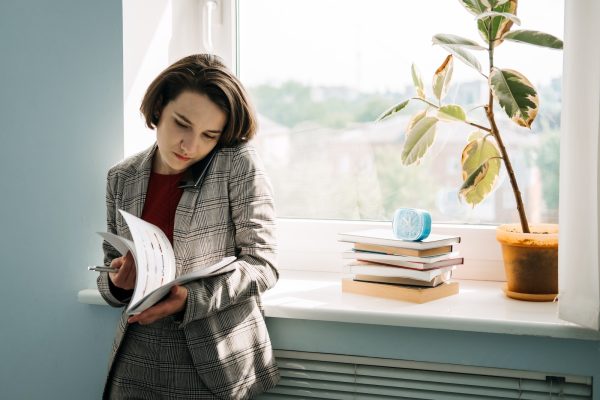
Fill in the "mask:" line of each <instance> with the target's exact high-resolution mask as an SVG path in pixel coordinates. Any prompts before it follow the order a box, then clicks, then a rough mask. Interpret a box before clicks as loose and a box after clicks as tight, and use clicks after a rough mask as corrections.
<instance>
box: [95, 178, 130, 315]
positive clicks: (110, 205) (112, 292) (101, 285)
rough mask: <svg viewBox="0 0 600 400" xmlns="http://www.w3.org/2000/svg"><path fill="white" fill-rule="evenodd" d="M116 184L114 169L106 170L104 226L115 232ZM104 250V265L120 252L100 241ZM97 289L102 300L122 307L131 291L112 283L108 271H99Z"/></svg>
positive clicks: (108, 230) (107, 264)
mask: <svg viewBox="0 0 600 400" xmlns="http://www.w3.org/2000/svg"><path fill="white" fill-rule="evenodd" d="M116 185H117V174H116V171H115V170H114V169H111V170H110V171H109V172H108V175H107V178H106V227H107V232H110V233H114V234H116V233H117V223H116V202H115V188H116ZM102 250H103V252H104V265H106V266H110V263H111V262H112V260H113V259H115V258H117V257H120V256H121V254H120V253H119V252H118V251H117V250H116V249H115V248H114V247H113V246H111V245H110V244H108V242H107V241H103V242H102ZM96 283H97V285H98V291H99V292H100V295H101V296H102V298H104V300H105V301H106V302H107V303H108V304H109V305H111V306H113V307H123V306H125V305H127V303H128V302H129V300H130V299H131V294H132V293H133V292H132V291H129V290H123V289H120V288H118V287H116V286H114V285H113V284H112V282H111V281H110V278H109V277H108V272H101V273H100V275H99V276H98V279H97V280H96Z"/></svg>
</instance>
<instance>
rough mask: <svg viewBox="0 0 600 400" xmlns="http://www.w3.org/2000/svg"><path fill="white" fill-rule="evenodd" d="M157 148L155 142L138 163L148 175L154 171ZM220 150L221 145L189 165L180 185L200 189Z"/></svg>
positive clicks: (184, 187)
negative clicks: (153, 164)
mask: <svg viewBox="0 0 600 400" xmlns="http://www.w3.org/2000/svg"><path fill="white" fill-rule="evenodd" d="M157 148H158V146H157V144H156V143H154V144H153V145H152V146H151V147H150V148H149V149H148V150H146V151H145V152H144V153H143V154H142V157H141V158H140V162H139V164H138V165H137V168H138V170H140V171H144V172H147V173H148V176H149V175H150V172H151V171H152V160H153V159H154V153H155V152H156V149H157ZM218 151H219V146H216V147H215V148H214V149H213V150H211V152H210V153H208V154H207V155H206V157H204V158H203V159H202V160H200V161H198V162H197V163H195V164H193V165H192V166H191V167H189V168H188V169H187V171H185V173H184V174H183V177H182V179H181V182H180V185H179V187H180V188H183V189H186V188H194V189H200V186H202V182H203V181H204V178H205V177H206V175H207V173H208V170H209V168H210V166H211V164H212V162H213V160H214V159H215V156H216V154H217V153H218Z"/></svg>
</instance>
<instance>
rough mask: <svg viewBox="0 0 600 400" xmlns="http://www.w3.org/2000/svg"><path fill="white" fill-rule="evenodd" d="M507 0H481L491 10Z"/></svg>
mask: <svg viewBox="0 0 600 400" xmlns="http://www.w3.org/2000/svg"><path fill="white" fill-rule="evenodd" d="M507 1H508V0H481V3H482V4H483V5H485V6H486V7H487V8H488V9H489V10H491V9H492V8H494V7H497V6H501V5H502V4H504V3H506V2H507Z"/></svg>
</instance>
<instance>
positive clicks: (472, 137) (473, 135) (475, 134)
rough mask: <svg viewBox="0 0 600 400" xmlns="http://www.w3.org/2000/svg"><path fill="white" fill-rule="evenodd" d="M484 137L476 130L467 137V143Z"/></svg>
mask: <svg viewBox="0 0 600 400" xmlns="http://www.w3.org/2000/svg"><path fill="white" fill-rule="evenodd" d="M484 136H485V134H484V133H483V132H481V131H480V130H479V129H478V130H476V131H475V132H472V133H471V134H470V135H469V137H468V138H467V142H471V141H473V140H477V139H481V138H483V137H484Z"/></svg>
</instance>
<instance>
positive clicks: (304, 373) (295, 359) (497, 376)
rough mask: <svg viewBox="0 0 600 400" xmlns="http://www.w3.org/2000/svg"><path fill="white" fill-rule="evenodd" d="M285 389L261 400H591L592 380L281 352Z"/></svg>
mask: <svg viewBox="0 0 600 400" xmlns="http://www.w3.org/2000/svg"><path fill="white" fill-rule="evenodd" d="M275 356H276V358H277V362H278V364H279V368H280V370H281V376H282V378H281V381H280V382H279V384H278V385H277V386H276V387H274V388H273V389H271V390H270V391H269V392H268V393H265V394H263V395H261V396H259V397H257V399H259V400H267V399H296V400H297V399H340V400H353V399H365V400H383V399H432V400H442V399H444V400H446V399H449V400H459V399H460V400H463V399H465V400H468V399H482V400H492V399H521V400H528V399H531V400H537V399H540V400H541V399H573V400H575V399H577V400H581V399H591V398H592V378H591V377H582V376H568V375H558V376H557V375H550V374H545V373H543V372H531V371H518V370H508V369H497V368H482V367H471V366H462V365H452V364H437V363H426V362H414V361H402V360H391V359H383V358H370V357H355V356H342V355H334V354H323V353H307V352H295V351H283V350H275Z"/></svg>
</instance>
